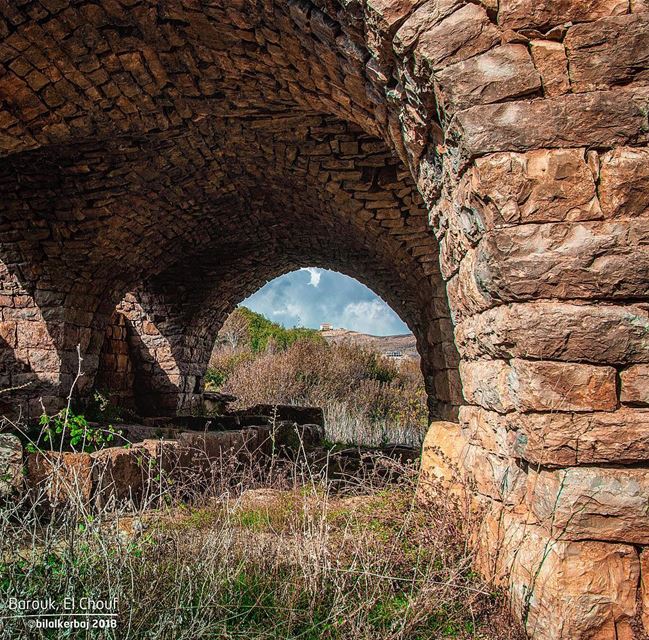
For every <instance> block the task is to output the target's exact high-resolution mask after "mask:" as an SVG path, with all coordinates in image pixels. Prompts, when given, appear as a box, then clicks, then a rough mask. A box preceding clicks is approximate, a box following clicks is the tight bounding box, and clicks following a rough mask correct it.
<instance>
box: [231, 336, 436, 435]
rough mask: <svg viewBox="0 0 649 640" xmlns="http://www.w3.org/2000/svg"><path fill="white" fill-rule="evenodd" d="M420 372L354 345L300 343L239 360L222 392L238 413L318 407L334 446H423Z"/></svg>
mask: <svg viewBox="0 0 649 640" xmlns="http://www.w3.org/2000/svg"><path fill="white" fill-rule="evenodd" d="M228 363H230V364H231V363H232V360H231V359H230V360H228ZM416 367H417V365H416V364H415V363H403V364H399V365H398V364H396V363H394V362H392V361H390V360H388V359H387V358H384V357H382V356H380V355H379V354H377V353H375V352H373V351H370V350H368V349H365V348H363V347H360V346H357V345H353V344H347V343H343V344H333V345H329V344H327V343H326V342H324V341H323V342H312V341H297V342H295V343H294V344H293V345H291V346H290V347H288V348H287V349H286V350H285V351H281V352H266V353H262V354H259V355H257V356H256V357H248V358H244V357H239V358H238V359H237V361H236V364H234V366H232V367H231V368H230V369H229V372H228V375H227V376H225V378H226V379H225V381H224V383H223V385H222V387H221V389H222V390H223V391H224V392H226V393H231V394H232V395H234V396H236V397H237V398H238V402H237V405H236V406H238V407H241V408H243V407H246V406H250V405H253V404H259V403H262V404H275V403H277V404H296V405H315V406H321V407H322V408H323V409H324V411H325V415H326V417H327V418H328V420H327V423H328V430H329V431H330V433H328V437H330V439H334V438H333V437H332V435H335V439H338V440H340V439H342V440H343V441H345V442H349V443H358V444H381V443H384V442H404V443H408V444H419V443H420V442H421V440H422V439H423V435H424V432H425V429H426V425H427V419H428V413H427V408H426V392H425V389H424V385H423V378H422V376H421V373H420V372H419V371H418V370H417V368H416Z"/></svg>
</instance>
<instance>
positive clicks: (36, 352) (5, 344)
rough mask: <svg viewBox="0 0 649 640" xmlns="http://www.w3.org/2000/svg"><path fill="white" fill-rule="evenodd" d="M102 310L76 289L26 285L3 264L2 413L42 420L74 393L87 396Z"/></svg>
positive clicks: (92, 298) (0, 330)
mask: <svg viewBox="0 0 649 640" xmlns="http://www.w3.org/2000/svg"><path fill="white" fill-rule="evenodd" d="M98 306H99V302H98V299H97V297H95V296H93V295H88V294H85V293H82V292H80V291H74V290H73V289H72V287H71V290H69V291H61V290H60V287H56V286H55V285H54V284H48V283H45V282H39V283H37V284H36V285H32V284H29V285H27V284H24V283H22V282H21V280H20V279H19V278H18V277H17V276H16V274H15V273H13V272H12V271H10V270H9V269H8V268H7V267H6V266H5V265H4V264H2V263H0V381H1V382H0V408H1V411H2V414H3V415H9V416H13V417H15V416H21V417H22V418H30V417H38V416H39V415H40V414H41V413H42V412H43V410H45V411H47V412H49V413H51V412H55V411H57V410H58V409H60V408H61V407H62V406H64V404H65V402H66V399H67V397H68V395H69V394H70V392H71V391H73V395H74V396H75V397H79V396H83V395H85V394H87V393H88V391H89V390H90V388H91V386H92V383H93V380H94V375H95V371H96V368H97V362H98V354H99V349H100V347H101V342H102V338H103V334H102V332H103V324H104V322H105V319H104V316H103V315H102V313H101V312H100V311H98ZM77 347H78V348H79V351H78V349H77ZM79 352H80V354H81V358H82V360H81V363H80V362H79ZM80 365H81V372H82V375H81V376H80V377H79V378H78V379H77V374H78V372H79V366H80ZM75 380H76V381H75Z"/></svg>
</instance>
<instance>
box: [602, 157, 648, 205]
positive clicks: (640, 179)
mask: <svg viewBox="0 0 649 640" xmlns="http://www.w3.org/2000/svg"><path fill="white" fill-rule="evenodd" d="M647 181H649V149H637V148H633V147H621V148H618V149H614V150H613V151H608V152H607V153H605V154H603V155H602V156H601V158H600V174H599V189H598V192H599V201H600V204H601V207H602V211H603V212H604V214H605V215H606V217H608V218H614V217H620V218H622V217H624V218H633V217H637V216H643V215H649V192H648V190H647V189H646V185H647Z"/></svg>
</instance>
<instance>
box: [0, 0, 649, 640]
mask: <svg viewBox="0 0 649 640" xmlns="http://www.w3.org/2000/svg"><path fill="white" fill-rule="evenodd" d="M648 9H649V8H648V7H647V4H646V2H644V1H643V0H631V1H630V2H628V1H627V0H593V1H592V2H578V1H577V0H567V1H566V2H541V3H539V2H532V0H522V1H521V0H499V2H497V3H496V2H492V1H491V0H484V2H470V3H464V2H462V1H461V0H458V1H457V2H456V1H455V0H450V1H449V2H438V1H436V0H430V1H428V2H418V1H417V0H412V1H410V0H406V1H403V2H396V1H390V0H365V1H363V2H356V1H351V2H347V1H345V2H338V1H337V0H313V1H308V0H291V1H289V2H286V3H276V2H266V1H264V2H262V1H261V0H236V1H235V2H228V3H225V2H224V3H212V4H211V5H210V6H209V7H204V6H203V4H202V3H198V2H196V3H194V2H180V1H174V0H170V1H169V2H165V3H147V2H142V3H136V4H132V3H131V4H129V5H128V6H124V5H122V4H121V3H117V2H115V3H109V4H105V3H104V4H103V5H101V6H100V5H97V4H95V3H90V2H87V3H86V2H78V3H76V2H75V3H70V4H68V3H66V2H60V3H48V4H47V5H45V4H43V5H42V6H39V8H34V7H33V6H31V5H21V6H20V7H5V8H4V9H3V10H2V22H1V23H0V32H1V33H2V34H3V42H2V47H1V48H0V64H2V73H1V75H0V96H1V97H2V99H3V103H2V107H1V108H0V129H1V132H0V151H1V153H2V157H3V160H2V165H1V166H0V188H1V189H2V195H3V202H4V203H5V207H4V211H3V216H2V220H1V225H0V240H1V241H2V246H1V247H0V250H1V260H2V262H3V265H4V267H3V271H2V296H3V297H2V300H1V302H2V339H3V340H4V341H5V343H6V344H7V345H9V347H8V348H3V349H2V351H1V352H0V353H2V354H3V358H4V359H5V360H8V364H7V365H6V366H3V370H2V372H3V376H5V378H3V379H4V380H5V383H6V384H9V385H12V386H14V385H15V384H16V382H17V381H23V380H25V381H29V380H30V379H36V380H38V381H40V382H45V383H46V384H47V385H48V391H47V393H48V397H50V398H52V399H53V400H56V398H57V396H60V394H61V393H62V390H63V387H64V386H65V383H68V382H69V381H70V379H71V377H72V375H73V372H74V370H75V355H76V354H75V351H76V344H81V345H82V350H83V352H84V357H85V363H86V365H87V366H88V368H89V370H90V371H94V368H96V362H97V358H98V356H99V352H100V344H101V341H102V337H103V335H104V331H105V326H106V324H107V322H108V319H109V317H110V315H111V313H112V311H113V309H114V307H115V305H116V304H117V303H118V302H119V301H120V300H121V299H122V297H123V295H124V293H125V292H127V291H129V290H131V289H132V288H133V287H134V286H137V285H138V284H141V285H142V286H144V287H145V288H144V290H145V291H151V290H152V291H153V292H154V293H153V294H151V293H149V295H155V294H157V293H159V288H157V287H156V286H155V285H156V278H160V276H161V275H162V274H166V275H168V276H174V274H175V275H179V274H180V273H182V269H180V271H178V270H175V268H177V267H178V265H182V259H183V257H184V258H187V257H191V258H192V259H198V258H199V257H201V256H205V255H209V252H210V251H212V252H214V251H215V250H216V249H217V248H219V249H220V250H221V251H223V249H224V246H225V245H224V244H223V243H222V242H221V243H220V244H219V239H223V238H227V237H231V238H232V237H236V231H237V230H236V228H233V227H236V216H232V217H230V218H228V216H227V215H226V213H227V212H228V211H236V212H240V214H241V216H242V217H243V218H244V219H246V220H255V221H257V226H256V228H257V230H258V231H259V236H260V237H261V238H265V239H266V242H267V243H268V246H274V245H273V244H272V243H273V242H275V241H278V242H279V245H278V246H280V247H281V248H282V251H283V254H284V256H285V257H287V258H290V253H289V252H288V249H287V247H286V245H285V244H284V245H283V244H282V242H286V236H285V235H282V233H283V231H282V230H281V229H279V230H278V231H277V233H275V235H274V232H273V229H274V227H272V224H273V223H275V222H277V219H280V220H281V213H280V215H279V218H278V210H279V209H278V207H277V204H278V202H279V201H280V200H282V199H285V201H286V202H288V203H293V204H294V205H295V211H297V212H299V211H302V212H304V211H308V210H318V211H322V207H323V202H332V203H335V204H336V208H337V211H338V212H339V214H338V215H339V217H338V218H336V217H335V213H334V211H333V209H332V210H331V215H332V217H329V218H326V217H325V218H324V219H323V220H326V219H328V220H330V221H331V220H337V221H338V222H340V221H341V220H344V219H348V220H354V224H355V225H356V226H354V227H352V228H353V230H354V232H355V235H352V236H351V238H352V239H353V240H354V241H355V242H357V243H358V244H357V245H356V246H359V247H360V246H365V245H363V241H364V240H365V233H366V232H367V228H366V227H367V226H368V223H369V222H370V220H369V219H368V220H367V221H363V216H364V215H368V209H369V210H371V208H370V207H368V206H366V205H362V206H361V208H359V209H358V210H357V211H354V210H353V208H345V206H343V205H345V203H346V202H347V204H349V201H350V200H351V201H354V200H356V198H354V197H349V195H348V194H347V195H345V194H346V193H347V191H346V183H347V182H356V183H365V184H367V183H368V182H369V184H370V185H373V186H375V185H379V186H380V180H381V178H380V175H381V171H380V169H381V168H386V167H388V166H395V165H394V164H392V165H391V164H390V162H392V161H390V162H388V161H387V156H384V157H382V158H381V160H380V162H381V165H380V166H375V165H373V164H370V165H362V169H361V170H360V172H358V171H357V166H361V165H360V164H359V163H358V162H351V159H350V158H346V157H344V156H345V153H344V149H343V147H341V146H339V147H338V148H337V149H335V148H332V146H331V144H329V145H328V148H326V147H327V145H322V146H321V147H318V145H319V144H320V142H321V138H322V135H323V131H322V130H321V127H322V126H325V128H328V127H334V128H336V127H338V128H340V129H341V130H340V131H338V133H337V134H334V133H332V132H329V133H328V134H326V135H342V136H348V137H349V138H347V137H346V138H345V140H339V142H344V143H351V144H354V143H358V142H359V141H360V143H361V147H359V149H361V150H362V152H363V153H362V154H360V155H363V156H364V158H362V159H361V162H362V161H363V160H367V158H368V157H372V156H373V155H374V153H375V152H374V151H371V150H370V149H371V145H372V144H377V145H378V147H377V148H378V149H379V151H378V153H379V155H380V154H381V153H383V154H385V153H388V155H390V154H391V153H394V154H395V159H394V162H396V157H398V159H399V161H400V162H401V164H402V166H403V167H407V169H408V170H409V172H410V175H411V182H412V185H415V186H416V188H417V190H418V192H419V194H421V198H422V199H423V204H424V205H425V209H426V210H427V211H426V213H424V211H423V208H422V204H421V200H420V199H419V196H417V195H416V194H415V193H414V190H413V189H412V185H410V186H409V188H408V190H407V191H406V189H405V187H404V190H403V194H404V195H403V197H404V198H410V202H409V203H408V204H407V205H406V206H405V209H407V210H409V211H415V210H417V211H419V213H418V214H417V215H406V214H405V211H404V209H401V208H399V211H400V213H399V220H400V222H399V220H397V218H396V217H395V218H394V219H393V218H390V217H387V218H385V219H384V220H381V221H379V220H378V215H375V214H372V216H371V217H372V219H373V220H375V222H373V223H371V224H369V227H371V228H374V230H375V231H376V228H381V229H383V230H384V232H383V235H381V234H378V235H376V234H375V235H373V236H371V235H370V236H368V242H367V244H366V246H365V249H366V253H365V254H364V255H368V254H371V255H372V256H375V255H376V254H377V252H378V253H380V252H381V251H382V249H381V247H383V246H384V245H385V244H386V243H387V244H388V245H389V246H393V247H398V250H397V249H395V254H394V257H393V259H392V260H391V261H388V264H387V266H386V269H385V271H392V272H393V273H394V274H398V277H399V278H401V275H402V274H403V275H404V277H405V279H406V280H407V279H408V278H407V273H408V272H411V271H416V270H419V271H420V272H421V273H423V274H424V276H425V279H427V280H428V281H429V283H431V284H430V289H428V291H430V292H431V300H429V301H428V302H426V303H420V306H421V309H422V313H429V314H430V313H432V312H431V311H430V310H431V309H432V308H435V307H436V306H439V307H440V308H439V309H438V310H436V311H435V312H434V313H432V316H434V317H433V321H432V322H431V323H430V326H431V327H432V329H431V331H432V340H430V339H429V342H430V343H437V342H439V340H440V337H441V336H442V331H441V329H440V328H439V327H440V326H441V325H443V324H445V323H446V322H448V321H447V320H444V317H445V314H446V317H447V316H448V314H447V312H446V311H445V310H446V308H447V307H448V309H450V312H451V317H452V320H453V323H454V326H455V342H456V345H457V348H458V351H459V355H460V361H461V362H460V367H459V368H460V374H461V378H462V391H463V394H464V403H463V407H462V409H461V410H460V412H459V423H457V424H454V423H441V422H436V423H435V424H434V426H433V430H432V432H431V438H433V439H434V441H435V442H437V443H442V442H445V441H446V442H447V443H449V447H450V453H451V457H454V459H455V460H456V461H458V463H459V466H460V469H461V470H462V473H467V474H468V475H470V476H472V480H473V483H474V486H475V489H476V491H475V493H476V496H477V500H478V502H479V503H480V504H482V505H483V506H485V508H486V510H487V512H488V517H487V520H486V522H487V523H491V526H487V527H486V528H485V530H484V532H483V541H484V544H483V548H487V549H492V550H493V549H495V548H497V547H499V546H501V547H502V553H501V554H500V556H498V557H496V558H492V557H488V558H486V560H485V562H484V567H485V571H487V570H493V571H495V573H496V574H497V576H499V577H502V576H503V575H504V574H505V573H506V572H507V571H506V570H511V576H510V578H509V583H508V584H509V586H510V587H511V595H512V601H513V603H514V605H515V607H516V610H517V611H518V612H519V613H520V615H521V617H522V618H523V619H524V620H525V622H526V625H527V628H528V630H529V631H530V633H532V634H533V635H535V637H537V638H556V637H565V638H568V637H570V638H590V637H594V636H596V637H601V638H620V637H632V634H633V631H632V629H633V628H637V621H636V620H635V618H637V617H638V616H644V618H645V623H646V624H649V623H647V618H649V614H648V613H647V611H648V610H649V605H648V604H647V600H648V599H649V597H648V596H647V594H646V591H645V592H643V591H642V590H641V591H640V592H639V593H640V596H639V599H640V600H642V599H643V598H644V605H643V607H639V605H638V604H637V600H638V599H637V598H636V595H637V593H638V588H639V586H640V574H641V566H644V567H646V566H647V564H649V560H648V558H649V555H647V552H646V551H645V550H644V548H645V547H646V546H648V545H649V533H648V532H649V521H648V519H647V515H646V509H645V503H646V494H647V486H648V485H649V471H648V470H647V456H648V454H647V435H646V434H647V429H648V428H649V426H648V423H649V421H648V419H647V410H646V407H647V406H649V398H648V397H647V392H646V387H647V384H646V380H647V376H648V375H649V374H648V373H647V371H648V369H647V367H648V366H649V346H648V344H647V338H646V336H647V331H648V327H649V319H648V316H647V309H646V302H647V298H648V297H649V279H648V278H647V273H648V269H647V266H648V263H649V254H648V253H647V246H648V242H647V237H648V231H647V215H646V211H647V206H648V204H649V197H648V196H647V192H648V190H647V186H646V183H647V177H648V173H647V168H646V167H647V158H648V155H647V154H648V153H649V152H648V151H647V142H648V141H649V134H648V133H647V132H648V131H649V124H648V123H647V109H648V108H649V106H648V105H649V89H648V88H647V84H646V79H647V58H646V51H647V42H646V33H647V22H648V21H649V15H648ZM322 114H327V115H326V116H323V115H322ZM323 117H324V118H327V119H328V124H326V125H322V124H318V122H320V123H322V118H323ZM310 119H313V120H310ZM354 128H355V129H354ZM269 131H271V132H273V133H271V134H270V135H269ZM296 132H298V133H300V134H301V135H302V138H301V141H300V142H299V144H297V145H296V144H291V143H290V138H291V136H293V135H294V134H295V133H296ZM283 135H285V136H288V138H289V144H286V141H282V140H281V137H282V136H283ZM364 136H368V138H365V137H364ZM235 141H236V142H235ZM327 142H328V143H331V142H332V140H331V139H328V140H327ZM363 144H366V145H368V146H366V148H365V149H363V147H362V145H363ZM235 145H236V153H235V152H234V148H233V147H234V146H235ZM282 145H284V146H282ZM296 146H297V147H299V149H298V153H297V154H295V155H293V154H294V151H295V148H296ZM307 147H309V148H310V149H311V151H312V152H314V153H311V154H302V150H303V149H306V148H307ZM271 148H272V151H273V153H272V154H270V153H269V150H270V149H271ZM345 149H347V147H345ZM251 150H254V151H251ZM260 151H261V153H260ZM318 151H320V152H321V153H323V155H322V156H318ZM341 152H342V153H341ZM270 157H272V158H273V160H272V162H268V161H265V162H262V158H270ZM317 157H320V160H315V159H314V158H317ZM278 158H282V161H278V160H277V159H278ZM323 159H328V161H331V160H336V162H338V161H340V162H341V163H342V165H339V166H336V167H335V168H327V166H325V165H324V164H323V162H321V160H323ZM323 161H324V160H323ZM346 162H348V164H349V166H345V163H346ZM377 162H378V160H377ZM289 167H292V168H291V169H290V171H292V172H293V173H292V175H293V176H303V177H304V178H305V179H306V177H307V176H308V177H309V180H310V183H309V185H310V186H309V188H308V189H306V188H303V186H302V185H301V184H297V183H296V178H295V177H293V178H291V179H286V180H285V179H284V178H282V175H286V173H289ZM312 167H313V168H312ZM280 168H282V170H283V171H284V174H282V172H281V171H279V169H280ZM260 170H261V173H260ZM311 171H313V173H311ZM352 172H356V173H354V176H353V177H351V176H349V175H348V176H347V177H345V176H344V175H343V174H345V173H352ZM390 172H392V170H390ZM333 173H340V176H339V177H338V178H332V177H331V176H332V174H333ZM358 173H360V177H358V175H357V174H358ZM325 174H326V176H327V178H326V179H325V178H324V176H325ZM260 175H263V176H264V188H263V189H259V176H260ZM397 175H399V174H397ZM368 176H371V179H369V180H368ZM256 177H257V178H256ZM319 179H322V181H321V182H318V180H319ZM296 185H297V186H296ZM318 185H319V186H318ZM372 188H373V187H372ZM399 193H400V191H399ZM400 197H402V196H400ZM314 202H315V203H317V206H316V207H314V206H312V203H314ZM298 205H299V206H298ZM388 210H389V208H388ZM224 212H225V213H224ZM343 212H344V215H341V214H342V213H343ZM271 213H273V214H274V220H271V218H272V216H271V215H270V214H271ZM390 215H396V214H390ZM426 215H427V216H428V221H429V222H430V228H428V227H427V226H426ZM295 216H297V217H295ZM239 219H241V218H239ZM291 219H292V220H293V221H295V220H298V219H300V218H299V215H298V213H295V214H294V215H293V214H292V215H291ZM308 220H309V222H310V223H311V222H312V221H313V220H314V218H308ZM323 220H321V221H320V222H321V223H322V222H323ZM392 220H395V221H397V222H398V223H399V224H401V223H403V226H402V227H401V228H400V229H399V227H398V226H397V224H396V223H393V222H392ZM208 223H211V224H208ZM392 224H395V226H394V227H392ZM280 226H281V225H280ZM206 229H209V232H208V231H206ZM385 230H392V231H389V232H388V231H385ZM431 232H432V234H434V235H435V236H436V242H438V243H439V253H437V250H433V249H432V247H434V246H435V244H434V243H432V238H431V237H430V236H431ZM387 235H389V236H390V239H386V236H387ZM323 237H325V236H323ZM326 237H332V236H331V233H330V234H329V235H328V236H326ZM342 237H344V236H342V234H340V233H338V234H337V235H336V240H337V241H340V240H341V238H342ZM282 238H284V240H282ZM174 239H175V240H176V241H175V242H174V241H173V240H174ZM127 249H128V250H127ZM230 250H231V251H234V247H230ZM252 259H253V258H252V257H251V260H252ZM329 259H330V260H331V257H330V258H329ZM207 262H208V263H209V260H208V261H207ZM438 265H439V266H438ZM433 281H435V282H436V284H435V286H433V285H432V282H433ZM440 283H441V286H438V284H440ZM427 286H428V285H427ZM444 289H445V291H446V294H447V298H448V305H447V304H446V296H444ZM413 290H414V289H413ZM418 291H419V292H421V291H422V290H418ZM423 291H427V289H426V288H424V289H423ZM438 312H439V313H438ZM432 316H431V317H432ZM27 323H31V324H27ZM447 326H448V327H450V323H448V325H447ZM447 334H448V330H447ZM444 342H445V341H442V343H444ZM454 348H455V347H452V348H450V349H449V350H450V352H451V353H447V354H446V356H445V357H446V358H450V359H451V360H452V352H453V349H454ZM455 357H456V359H457V356H455ZM432 360H433V358H431V361H432ZM447 361H450V360H445V361H444V364H446V362H447ZM16 363H18V364H16ZM20 363H23V365H26V367H27V371H25V370H21V368H20V366H19V364H20ZM449 370H450V369H449ZM5 372H8V373H7V374H6V375H5ZM41 374H43V375H41ZM30 377H31V378H30ZM91 377H92V376H89V380H90V378H91ZM85 384H86V385H87V384H88V383H85ZM39 391H40V388H39ZM447 417H453V416H452V415H449V416H447ZM458 424H459V426H457V425H458ZM448 434H452V437H449V438H447V439H446V440H445V437H446V436H447V435H448ZM593 487H598V489H597V491H596V493H594V489H593ZM566 488H567V489H568V490H566ZM620 496H621V497H620ZM519 548H520V552H516V553H515V552H514V551H515V550H517V549H519ZM602 564H603V565H605V567H606V570H605V571H604V570H602V568H601V565H602ZM644 584H646V580H645V581H644Z"/></svg>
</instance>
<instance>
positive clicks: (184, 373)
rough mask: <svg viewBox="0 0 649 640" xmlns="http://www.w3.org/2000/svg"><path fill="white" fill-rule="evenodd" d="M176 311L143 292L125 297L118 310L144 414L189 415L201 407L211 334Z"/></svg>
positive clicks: (138, 406) (137, 402) (139, 406)
mask: <svg viewBox="0 0 649 640" xmlns="http://www.w3.org/2000/svg"><path fill="white" fill-rule="evenodd" d="M180 309H181V306H175V305H172V306H169V305H168V304H167V302H165V301H163V299H162V298H161V297H158V296H155V295H152V294H150V293H143V292H138V293H137V294H127V296H126V298H125V299H124V301H123V302H122V303H120V305H119V306H118V312H119V313H120V314H122V315H123V316H124V318H125V329H126V336H127V340H128V350H129V356H130V358H131V362H132V366H133V392H134V397H135V408H136V410H137V411H138V412H139V413H140V414H142V415H148V416H162V415H176V414H184V413H191V412H192V411H193V410H196V409H199V408H200V407H201V406H202V393H203V386H204V380H203V376H204V374H205V371H206V369H207V363H208V360H209V357H210V354H211V352H212V347H213V345H214V335H212V334H209V335H207V334H203V333H201V332H200V331H198V330H194V327H193V325H192V323H191V322H188V321H186V319H184V318H183V317H182V313H181V310H180Z"/></svg>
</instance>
